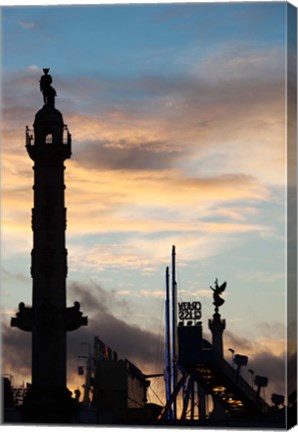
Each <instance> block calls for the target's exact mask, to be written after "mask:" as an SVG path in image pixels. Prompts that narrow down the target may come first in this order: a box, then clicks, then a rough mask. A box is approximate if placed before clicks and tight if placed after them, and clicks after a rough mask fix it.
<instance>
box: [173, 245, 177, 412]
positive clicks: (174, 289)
mask: <svg viewBox="0 0 298 432" xmlns="http://www.w3.org/2000/svg"><path fill="white" fill-rule="evenodd" d="M176 291H177V285H176V251H175V246H173V247H172V383H173V384H172V388H173V391H175V388H176V386H177V363H176V360H177V356H176V332H177V292H176ZM176 411H177V403H176V399H175V401H174V404H173V420H176Z"/></svg>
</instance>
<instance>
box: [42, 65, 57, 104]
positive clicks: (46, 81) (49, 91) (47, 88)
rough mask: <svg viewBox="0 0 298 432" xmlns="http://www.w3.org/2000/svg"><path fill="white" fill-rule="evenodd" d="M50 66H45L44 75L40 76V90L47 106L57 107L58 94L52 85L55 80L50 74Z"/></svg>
mask: <svg viewBox="0 0 298 432" xmlns="http://www.w3.org/2000/svg"><path fill="white" fill-rule="evenodd" d="M49 70H50V69H49V68H44V69H43V72H44V75H42V77H41V78H40V81H39V83H40V91H41V92H42V94H43V101H44V104H45V106H48V107H52V108H54V107H55V96H57V93H56V90H55V89H54V88H53V87H52V86H51V84H52V82H53V80H52V77H51V75H49Z"/></svg>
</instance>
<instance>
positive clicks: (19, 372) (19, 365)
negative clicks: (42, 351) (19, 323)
mask: <svg viewBox="0 0 298 432" xmlns="http://www.w3.org/2000/svg"><path fill="white" fill-rule="evenodd" d="M1 327H2V329H1V330H2V350H1V351H2V373H9V374H12V375H15V376H16V378H17V377H19V379H20V377H22V376H24V377H26V376H29V375H30V374H31V333H29V332H24V331H21V330H19V329H17V328H12V327H10V326H9V325H8V324H7V323H2V326H1ZM15 384H17V385H18V384H21V382H16V380H15Z"/></svg>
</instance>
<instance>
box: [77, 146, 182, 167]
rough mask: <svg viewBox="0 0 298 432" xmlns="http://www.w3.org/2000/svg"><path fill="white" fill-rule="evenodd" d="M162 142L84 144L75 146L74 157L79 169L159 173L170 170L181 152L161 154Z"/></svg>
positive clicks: (163, 151)
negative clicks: (155, 171)
mask: <svg viewBox="0 0 298 432" xmlns="http://www.w3.org/2000/svg"><path fill="white" fill-rule="evenodd" d="M165 145H166V143H165V142H158V141H155V142H140V143H139V144H136V143H130V142H128V141H126V140H121V141H120V142H107V141H105V142H103V141H97V142H87V143H85V145H84V146H82V147H81V148H80V147H79V146H78V149H77V151H76V157H77V159H78V161H79V163H80V164H81V165H82V166H85V167H87V168H96V169H112V170H122V169H123V170H159V169H167V168H171V167H173V165H174V164H175V162H176V161H177V160H178V158H179V156H180V155H181V152H180V151H179V150H177V151H167V150H163V147H164V146H165Z"/></svg>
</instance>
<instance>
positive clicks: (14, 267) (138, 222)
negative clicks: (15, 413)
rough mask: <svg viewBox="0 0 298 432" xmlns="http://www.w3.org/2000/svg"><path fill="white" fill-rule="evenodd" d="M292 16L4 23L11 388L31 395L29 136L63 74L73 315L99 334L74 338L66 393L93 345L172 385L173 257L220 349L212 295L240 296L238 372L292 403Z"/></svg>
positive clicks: (165, 12) (59, 14) (236, 310)
mask: <svg viewBox="0 0 298 432" xmlns="http://www.w3.org/2000/svg"><path fill="white" fill-rule="evenodd" d="M286 13H287V4H286V3H285V2H280V3H261V2H260V3H239V4H236V3H231V4H213V3H210V4H208V3H207V4H203V3H202V4H200V3H198V4H164V5H161V4H147V5H117V6H112V5H110V6H109V5H101V6H88V7H87V6H84V7H79V6H64V7H63V6H60V7H44V6H37V7H13V8H12V7H6V8H3V9H2V21H3V27H2V36H3V42H2V43H3V58H2V69H3V76H2V84H3V136H2V150H1V155H2V247H1V250H2V259H1V264H2V284H1V291H2V292H1V294H2V317H3V334H4V337H3V344H4V349H5V352H6V355H5V358H4V360H5V363H4V370H3V372H5V373H11V374H13V375H15V382H16V384H19V383H21V382H22V379H23V378H24V377H25V378H24V379H25V380H30V347H29V342H28V341H29V340H30V338H29V335H28V334H26V333H24V332H21V331H20V330H18V329H16V328H10V327H9V322H10V317H11V316H14V314H15V311H16V310H17V307H18V303H19V302H20V301H24V302H25V303H26V304H27V305H31V304H32V303H31V294H32V281H31V277H30V252H31V249H32V232H31V208H32V207H33V191H32V185H33V171H32V161H31V160H30V159H29V157H28V155H27V153H26V149H25V133H24V132H25V126H26V125H29V126H30V127H31V126H32V124H33V121H34V115H35V113H36V112H37V111H38V110H39V109H40V108H41V107H42V104H43V102H42V95H41V93H40V91H39V79H40V76H41V75H42V68H43V67H50V68H51V71H50V73H51V75H52V77H53V86H54V87H55V89H56V91H57V94H58V97H57V99H56V107H57V109H59V110H60V111H61V112H62V113H63V117H64V122H65V123H66V124H67V125H68V126H69V129H70V132H71V133H72V138H73V147H72V151H73V155H72V159H71V160H70V161H66V171H65V175H66V186H67V189H66V205H67V208H68V216H67V220H68V224H67V248H68V266H69V275H68V291H67V296H68V305H72V304H73V302H74V301H75V300H78V301H80V303H81V309H82V311H83V312H84V314H86V315H88V317H89V326H88V328H83V329H80V330H78V331H76V332H74V333H71V334H70V335H69V363H68V373H69V382H70V383H72V384H73V385H75V384H76V380H78V378H77V377H76V367H77V365H78V364H79V363H78V359H77V355H78V354H82V351H83V350H84V349H85V348H84V349H83V348H82V347H81V346H80V343H81V342H92V341H93V337H94V336H95V335H98V336H99V337H100V338H101V339H102V340H104V341H106V342H107V343H108V344H109V345H110V346H111V347H112V348H113V349H114V350H115V351H118V353H119V355H120V356H126V357H127V358H128V359H129V360H131V361H132V362H134V363H135V364H136V365H137V366H139V367H140V368H141V369H142V370H143V371H144V372H147V373H158V372H162V371H163V369H164V363H163V362H164V359H163V358H162V356H161V352H162V349H161V346H162V342H163V339H162V338H163V333H162V328H163V325H164V324H163V320H164V296H165V288H164V271H165V267H166V266H167V265H170V259H171V248H172V245H175V246H176V250H177V282H178V300H179V301H181V300H182V301H192V300H198V301H201V303H202V309H203V326H204V332H205V334H206V337H207V338H208V339H210V334H209V330H208V325H207V324H208V318H210V317H211V316H212V313H213V305H212V292H211V290H210V288H209V286H210V285H213V284H214V280H215V278H216V277H218V278H219V282H223V281H227V289H226V292H225V296H224V298H225V300H226V301H225V304H224V305H223V306H222V308H221V314H222V317H224V318H225V319H226V321H227V328H226V332H225V342H224V343H225V355H226V359H227V360H228V361H229V360H230V353H229V351H228V348H233V349H234V350H235V351H236V352H237V353H240V354H245V355H248V356H249V367H250V368H252V369H254V370H255V372H256V374H260V375H262V374H263V375H266V376H268V377H269V380H270V382H271V386H270V388H269V389H268V396H270V394H271V392H272V391H276V392H284V388H283V380H284V369H283V368H284V361H283V359H284V352H285V337H286V336H285V331H286V327H285V319H286V295H285V294H286V261H285V252H286V229H285V228H286V224H285V222H286V187H287V184H286V152H287V148H286V139H285V137H286V123H285V118H286V117H285V113H286V111H285V110H286V105H285V77H286V63H285V60H286V54H287V50H286V47H287V38H286ZM16 353H17V354H16ZM28 356H29V357H28ZM28 358H29V360H28ZM268 401H269V397H268Z"/></svg>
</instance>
